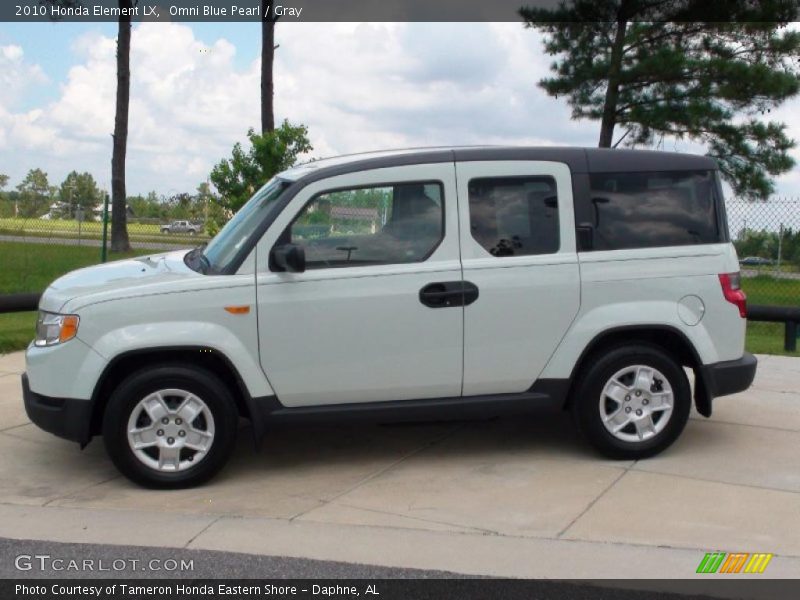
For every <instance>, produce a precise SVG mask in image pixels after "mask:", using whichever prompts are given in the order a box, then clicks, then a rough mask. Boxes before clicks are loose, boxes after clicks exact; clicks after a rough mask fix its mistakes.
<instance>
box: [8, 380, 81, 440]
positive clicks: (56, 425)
mask: <svg viewBox="0 0 800 600" xmlns="http://www.w3.org/2000/svg"><path fill="white" fill-rule="evenodd" d="M22 398H23V401H24V402H25V412H26V413H28V418H29V419H30V420H31V421H33V422H34V423H35V424H36V425H38V426H39V427H41V428H42V429H44V430H45V431H47V432H49V433H52V434H54V435H57V436H58V437H62V438H65V439H68V440H71V441H73V442H78V443H80V444H87V443H89V440H90V439H91V437H92V436H91V433H90V429H91V418H92V403H91V401H89V400H75V399H71V398H50V397H49V396H42V395H41V394H37V393H36V392H33V391H31V387H30V385H29V384H28V375H27V374H25V373H23V375H22Z"/></svg>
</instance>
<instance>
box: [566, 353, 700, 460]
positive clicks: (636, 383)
mask: <svg viewBox="0 0 800 600" xmlns="http://www.w3.org/2000/svg"><path fill="white" fill-rule="evenodd" d="M691 404H692V396H691V388H690V386H689V381H688V379H687V378H686V373H684V371H683V368H681V365H680V364H678V362H677V361H676V360H675V359H674V358H673V357H672V356H671V355H669V354H668V353H666V352H665V351H664V350H662V349H661V348H659V347H657V346H650V345H646V344H636V345H631V346H618V347H615V348H612V349H610V350H607V351H604V352H603V353H602V354H594V355H593V356H590V357H589V359H587V361H586V364H585V366H584V367H583V370H582V372H581V374H580V376H579V378H578V380H577V381H576V385H575V391H574V394H573V397H572V413H573V417H574V418H575V422H576V424H577V426H578V430H579V431H580V432H581V433H582V434H583V435H584V437H586V439H587V440H588V441H589V442H590V443H591V444H592V445H593V446H594V447H595V448H596V449H597V450H599V451H600V452H601V453H603V454H605V455H606V456H609V457H611V458H616V459H626V460H631V459H639V458H646V457H648V456H653V455H655V454H658V453H659V452H661V451H662V450H664V449H666V448H667V447H669V446H670V445H671V444H672V443H673V442H674V441H675V440H676V439H677V438H678V436H679V435H680V434H681V432H682V431H683V428H684V427H685V426H686V422H687V420H688V419H689V411H690V409H691Z"/></svg>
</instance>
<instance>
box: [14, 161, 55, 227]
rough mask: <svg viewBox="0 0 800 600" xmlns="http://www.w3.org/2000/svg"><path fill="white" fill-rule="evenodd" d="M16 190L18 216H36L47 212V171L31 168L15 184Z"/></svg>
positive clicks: (48, 190)
mask: <svg viewBox="0 0 800 600" xmlns="http://www.w3.org/2000/svg"><path fill="white" fill-rule="evenodd" d="M17 191H19V203H18V204H19V216H20V217H38V216H40V215H43V214H44V213H46V212H47V209H48V208H49V204H50V199H51V193H50V184H49V183H48V181H47V173H45V172H44V171H42V170H41V169H31V170H30V171H28V174H27V175H26V176H25V179H23V180H22V183H20V184H19V185H18V186H17Z"/></svg>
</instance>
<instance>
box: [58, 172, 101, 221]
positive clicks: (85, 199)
mask: <svg viewBox="0 0 800 600" xmlns="http://www.w3.org/2000/svg"><path fill="white" fill-rule="evenodd" d="M57 195H58V199H59V201H61V202H64V203H65V204H66V205H68V206H69V208H68V209H67V210H68V212H69V215H68V216H74V213H73V210H74V208H75V207H76V206H80V207H81V208H82V209H83V211H84V218H85V219H87V220H88V219H91V218H92V210H93V209H94V207H95V206H97V205H98V204H99V203H101V202H102V201H103V193H102V192H101V191H100V188H98V187H97V183H96V182H95V180H94V177H92V174H91V173H78V172H77V171H72V172H71V173H70V174H69V175H67V177H66V178H65V179H64V181H63V182H62V183H61V187H59V188H58V192H57Z"/></svg>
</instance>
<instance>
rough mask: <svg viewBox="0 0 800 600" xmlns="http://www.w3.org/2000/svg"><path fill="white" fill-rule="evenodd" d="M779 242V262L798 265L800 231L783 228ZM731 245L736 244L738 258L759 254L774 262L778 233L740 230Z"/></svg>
mask: <svg viewBox="0 0 800 600" xmlns="http://www.w3.org/2000/svg"><path fill="white" fill-rule="evenodd" d="M732 233H733V232H732ZM780 242H781V243H780V258H781V264H783V265H787V264H790V265H796V266H800V231H793V230H792V229H784V230H783V235H782V237H781V240H780ZM733 245H734V246H736V253H737V254H738V255H739V258H744V257H746V256H759V257H761V258H769V259H771V260H773V261H776V262H777V260H778V233H777V232H774V231H766V230H761V231H756V230H753V229H747V230H744V231H740V232H738V234H737V235H736V239H735V240H734V241H733ZM798 304H800V298H798Z"/></svg>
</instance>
